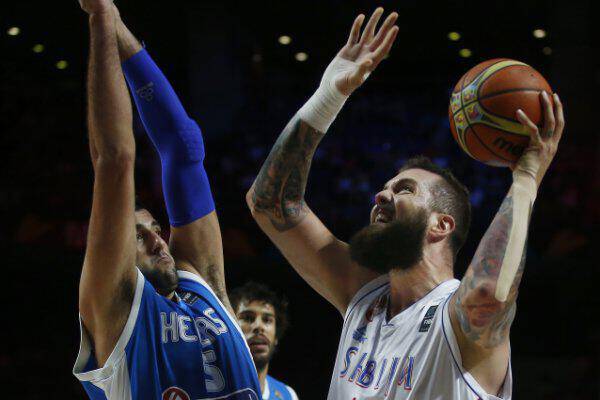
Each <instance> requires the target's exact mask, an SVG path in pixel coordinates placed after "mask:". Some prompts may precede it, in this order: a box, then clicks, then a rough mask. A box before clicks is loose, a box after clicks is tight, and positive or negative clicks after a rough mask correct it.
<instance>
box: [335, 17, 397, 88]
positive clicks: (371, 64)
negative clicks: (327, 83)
mask: <svg viewBox="0 0 600 400" xmlns="http://www.w3.org/2000/svg"><path fill="white" fill-rule="evenodd" d="M382 15H383V8H381V7H379V8H377V9H376V10H375V11H374V12H373V14H372V15H371V18H370V19H369V22H367V25H366V26H365V28H364V29H363V31H362V35H361V32H360V31H361V27H362V24H363V22H364V20H365V16H364V14H360V15H359V16H358V17H356V19H355V20H354V23H353V24H352V29H351V30H350V35H349V36H348V42H347V43H346V45H345V46H344V47H342V49H341V50H340V52H339V53H338V54H337V56H336V59H338V58H339V59H342V60H344V61H345V62H344V64H345V65H344V68H343V70H341V71H338V73H337V74H336V75H335V76H334V77H333V80H334V82H335V86H336V87H337V89H338V90H339V91H340V92H341V93H343V94H344V95H346V96H348V95H350V94H351V93H352V92H353V91H354V90H356V89H357V88H358V87H359V86H360V85H362V83H363V82H364V81H365V79H367V77H368V76H369V74H370V73H371V72H372V71H373V70H375V68H377V66H378V65H379V63H380V62H381V61H382V60H383V59H384V58H385V56H386V55H387V54H388V53H389V52H390V49H391V48H392V45H393V44H394V41H395V40H396V35H397V34H398V27H397V26H396V25H394V23H395V22H396V20H397V19H398V13H396V12H393V13H391V14H390V15H388V17H387V18H386V19H385V21H384V22H383V24H382V25H381V26H380V27H379V30H377V31H376V27H377V23H378V22H379V20H380V19H381V16H382ZM335 61H336V60H335V59H334V63H335Z"/></svg>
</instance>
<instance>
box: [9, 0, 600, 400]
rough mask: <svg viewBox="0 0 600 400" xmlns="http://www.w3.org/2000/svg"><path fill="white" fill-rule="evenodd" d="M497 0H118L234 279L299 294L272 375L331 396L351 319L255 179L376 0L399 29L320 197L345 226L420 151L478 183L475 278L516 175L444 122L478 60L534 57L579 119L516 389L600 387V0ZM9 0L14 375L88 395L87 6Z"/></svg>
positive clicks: (339, 145) (570, 394) (335, 143)
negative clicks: (201, 172) (204, 180)
mask: <svg viewBox="0 0 600 400" xmlns="http://www.w3.org/2000/svg"><path fill="white" fill-rule="evenodd" d="M440 3H442V2H440ZM496 3H500V2H490V3H489V4H484V3H481V2H472V1H466V0H465V1H450V2H443V4H439V5H438V4H436V3H425V2H420V1H417V0H407V1H393V2H392V1H387V0H386V1H382V2H380V3H377V4H375V3H372V2H370V1H358V0H351V1H342V0H322V1H319V2H317V1H296V2H291V1H279V2H275V1H258V2H241V1H239V2H238V1H235V2H234V1H220V2H217V1H170V2H164V1H156V2H142V1H140V0H131V1H128V2H119V3H118V5H119V7H120V9H121V14H122V16H123V19H124V20H125V21H126V23H128V24H129V26H130V28H131V30H132V31H133V32H134V33H136V34H137V35H138V37H139V38H140V39H141V40H144V42H145V43H146V45H147V48H148V50H149V52H150V53H151V54H152V55H153V56H154V58H155V60H156V61H157V63H158V64H159V65H160V66H161V68H162V69H163V71H164V72H165V73H166V75H167V76H168V77H169V79H170V80H171V82H172V84H173V85H174V87H175V89H176V91H177V92H178V93H179V94H180V96H181V98H182V99H183V101H184V104H185V105H186V107H187V109H188V111H189V113H190V115H191V116H193V117H194V118H195V119H196V120H197V121H198V123H199V125H200V126H201V127H202V129H203V132H204V136H205V141H206V151H207V157H206V168H207V170H208V173H209V176H210V179H211V185H212V188H213V193H214V197H215V200H216V203H217V208H218V212H219V216H220V221H221V225H222V231H223V241H224V244H225V259H226V269H227V271H226V272H227V283H228V287H229V288H233V287H235V286H238V285H240V284H242V283H243V282H245V281H246V280H249V279H253V280H257V281H262V282H265V283H267V284H269V285H270V286H272V287H273V288H275V289H276V290H278V291H279V292H281V293H285V295H286V296H287V297H288V299H289V300H290V308H291V323H292V325H291V329H290V330H289V333H288V334H287V337H285V338H284V339H283V340H282V341H281V344H280V348H279V351H278V354H277V355H276V357H275V359H274V361H273V363H272V368H271V371H270V372H272V375H274V376H275V377H276V378H278V379H280V380H283V381H285V382H286V383H288V384H289V385H291V386H292V387H294V388H295V389H296V391H297V392H298V394H299V395H300V397H301V398H304V399H320V398H325V397H326V392H327V388H328V384H329V380H330V376H331V371H332V368H333V362H334V356H335V353H336V350H337V343H338V339H339V330H340V327H341V318H339V316H338V315H337V312H336V311H335V309H334V308H333V307H331V306H329V305H328V304H327V303H326V301H325V300H323V299H321V298H320V297H319V296H318V295H317V294H316V293H315V292H313V291H312V290H311V289H310V288H309V287H308V285H306V284H305V283H304V282H303V281H302V280H301V279H300V278H299V276H298V275H297V274H296V273H295V272H294V271H293V270H292V268H291V267H290V266H289V265H288V264H287V263H286V261H285V260H284V259H283V258H282V257H281V255H280V254H279V252H278V251H277V250H276V248H275V247H274V246H273V245H271V244H270V242H268V240H267V239H266V237H265V236H264V235H263V234H262V233H261V232H260V231H259V230H258V228H257V227H256V226H255V224H254V222H253V221H252V219H251V217H250V214H249V212H248V211H247V209H246V206H245V201H244V195H245V193H246V191H247V189H248V188H249V187H250V185H251V183H252V181H253V179H254V177H255V175H256V174H257V172H258V170H259V168H260V166H261V164H262V162H263V161H264V159H265V157H266V155H267V154H268V152H269V150H270V148H271V146H272V144H273V143H274V141H275V139H276V138H277V136H278V135H279V133H280V132H281V130H282V129H283V127H284V126H285V124H286V123H287V121H288V120H289V119H290V118H291V116H292V115H293V114H294V113H295V111H296V110H297V109H298V108H299V107H300V106H301V105H302V104H303V102H304V101H305V100H306V99H307V98H308V97H309V96H310V95H311V94H312V92H313V91H314V89H315V88H316V85H317V84H318V81H319V79H320V76H321V73H322V72H323V70H324V68H325V66H326V65H327V63H328V62H329V60H330V59H331V58H332V57H333V55H334V54H335V52H336V51H337V49H338V48H339V47H340V46H341V45H342V44H343V43H344V42H345V40H346V35H347V32H348V29H349V27H350V24H351V21H352V19H353V17H354V15H355V14H357V13H358V12H365V13H369V12H370V11H372V9H374V8H375V6H376V5H383V6H384V7H385V8H386V9H387V10H392V9H395V10H397V11H399V13H400V19H399V22H398V24H399V26H400V34H399V37H398V40H397V43H396V45H395V47H394V49H393V50H392V53H391V55H390V57H389V59H387V60H385V61H384V63H382V65H381V66H380V68H379V70H378V71H376V72H375V73H374V74H373V75H372V76H371V77H370V78H369V81H368V83H367V84H366V85H365V86H364V88H361V89H360V90H359V91H358V92H357V93H355V94H354V95H353V96H352V98H351V99H350V100H349V101H348V103H347V104H346V106H345V108H344V110H343V111H342V113H341V115H340V116H339V118H338V119H337V121H336V122H335V123H334V125H333V127H332V129H331V131H330V132H329V133H328V134H327V136H326V138H325V139H324V141H323V142H322V145H321V146H320V147H319V150H318V151H317V154H316V156H315V160H314V162H313V166H312V172H311V175H310V178H309V183H308V189H307V201H308V203H309V204H310V205H311V208H312V209H313V210H314V211H315V212H316V213H317V214H318V215H319V216H320V217H321V218H322V219H323V220H324V222H325V223H326V225H328V226H329V227H330V229H331V230H332V231H333V232H334V233H336V234H337V235H338V236H339V237H340V238H342V239H348V238H349V237H350V235H351V234H352V233H354V232H355V231H356V230H357V229H359V228H360V227H362V226H364V225H365V224H366V223H367V222H368V214H369V209H370V206H371V204H372V201H373V196H374V194H375V193H376V192H377V191H378V190H379V188H381V186H382V185H383V183H384V182H385V181H386V180H387V179H389V178H390V177H392V176H393V175H394V174H395V171H396V170H397V169H398V168H399V167H400V166H401V165H402V163H403V161H404V160H406V159H407V158H408V157H410V156H413V155H416V154H425V155H427V156H429V157H431V158H432V159H433V160H434V161H435V162H436V163H438V164H440V165H443V166H447V167H450V168H451V169H452V170H453V171H454V172H455V173H456V175H457V176H458V177H459V178H460V179H461V180H462V181H463V182H464V183H465V184H466V185H467V186H468V188H469V189H470V191H471V202H472V206H473V226H472V229H471V233H470V238H469V241H468V242H467V245H466V246H465V248H464V249H463V250H462V252H461V255H460V257H459V261H458V263H457V266H456V274H457V277H459V278H460V277H462V274H463V272H464V270H465V269H466V266H467V265H468V262H469V260H470V258H471V256H472V254H473V252H474V250H475V248H476V246H477V244H478V242H479V240H480V238H481V236H482V235H483V233H484V232H485V229H486V227H487V226H488V224H489V223H490V222H491V219H492V217H493V215H494V213H495V212H496V210H497V208H498V206H499V204H500V202H501V200H502V198H503V197H504V195H505V193H506V191H507V189H508V187H509V185H510V171H508V170H505V169H498V168H492V167H487V166H484V165H482V164H480V163H478V162H476V161H474V160H472V159H470V158H469V157H468V156H467V155H466V154H464V153H463V152H461V151H460V149H459V147H458V145H457V144H456V143H455V142H454V141H453V139H452V137H451V134H450V131H449V127H448V118H447V104H448V103H447V102H448V97H449V93H450V91H451V89H452V87H453V86H454V83H455V82H456V81H457V80H458V79H459V77H460V76H461V75H462V74H463V73H464V72H466V70H467V69H469V68H470V67H471V66H473V65H475V64H477V63H478V62H481V61H483V60H485V59H488V58H494V57H509V58H515V59H519V60H522V61H525V62H527V63H529V64H530V65H532V66H534V67H535V68H536V69H538V70H539V71H540V72H541V73H542V74H543V75H544V76H545V77H546V78H547V79H548V81H549V82H550V84H551V85H552V87H553V88H554V90H556V91H557V92H558V93H559V94H560V95H561V98H562V99H563V103H564V104H565V109H566V119H567V128H566V133H565V135H564V137H563V141H562V143H561V145H560V147H559V152H558V155H557V157H556V159H555V161H554V163H553V166H552V167H551V170H550V172H549V173H548V175H547V177H546V178H545V180H544V182H543V185H542V189H541V192H540V193H539V195H538V199H537V202H536V207H535V210H534V214H533V221H532V224H531V229H530V240H529V249H528V263H527V267H526V271H525V276H524V280H523V282H522V284H521V292H520V297H519V311H518V313H517V317H516V321H515V322H514V325H513V329H512V334H511V339H512V366H513V371H514V381H515V391H514V396H515V398H516V399H522V398H531V399H552V400H554V399H599V398H600V327H599V325H600V323H599V322H598V315H599V314H598V308H599V306H600V301H599V295H598V292H599V290H598V285H599V283H598V282H599V275H600V273H599V269H598V266H599V262H598V251H597V248H595V246H596V245H597V239H598V226H599V223H600V207H599V206H598V202H599V201H600V196H599V189H598V188H599V187H600V185H599V184H600V178H599V174H598V172H599V160H598V155H599V151H600V150H599V141H598V122H597V111H596V108H597V99H596V97H597V93H598V89H599V88H600V68H599V65H598V63H597V61H595V58H594V56H595V53H597V52H598V45H597V41H594V40H593V38H594V37H595V36H597V34H598V28H597V26H595V25H594V23H595V22H594V21H595V18H596V17H597V16H598V15H600V14H599V13H598V6H597V5H595V4H594V2H593V1H592V0H587V1H586V0H581V1H571V2H564V1H541V0H540V1H534V0H525V1H519V2H516V1H515V2H501V3H502V4H496ZM0 7H1V8H2V9H1V10H0V22H1V24H0V28H1V30H0V50H1V54H2V56H1V57H0V73H1V81H0V88H1V96H0V98H1V103H0V132H1V142H0V143H1V148H2V154H3V157H2V161H3V165H2V168H1V169H0V171H1V172H0V176H1V178H2V185H1V187H0V207H1V210H2V224H1V225H0V243H1V249H2V260H3V262H2V267H1V268H2V275H3V277H4V279H3V280H2V282H3V285H2V286H3V290H2V291H1V292H2V297H3V301H2V304H3V305H4V307H2V308H3V309H4V313H3V315H2V317H1V318H0V320H2V321H3V322H2V325H1V326H2V328H1V331H2V333H3V335H2V337H3V340H2V342H0V343H1V347H0V377H2V381H3V382H4V384H3V389H2V391H3V392H4V393H5V394H10V395H18V396H19V398H23V399H42V398H43V399H47V398H64V399H67V398H68V399H71V398H72V399H78V398H84V393H83V390H82V389H81V387H80V385H79V384H78V382H77V381H76V379H75V378H74V377H73V376H72V375H71V368H72V363H73V361H74V359H75V356H76V352H77V349H78V340H79V337H78V336H79V333H78V322H77V285H78V278H79V273H80V268H81V262H82V258H83V251H84V246H85V235H86V229H87V219H88V217H89V209H90V198H91V188H92V178H93V177H92V171H91V165H90V162H89V155H88V148H87V139H86V135H87V134H86V127H85V65H86V58H87V35H88V32H87V20H86V17H85V15H84V14H83V12H81V11H80V10H79V7H78V5H77V2H76V1H69V2H43V1H41V0H40V1H27V2H15V1H13V2H3V3H2V5H1V6H0ZM594 16H596V17H594ZM534 31H535V32H534ZM450 32H455V33H457V34H458V38H457V35H454V34H452V35H450ZM282 36H287V37H288V39H289V43H287V44H286V42H288V40H287V39H282ZM451 39H452V40H451ZM467 50H468V51H467ZM299 53H303V55H302V54H300V55H299ZM134 132H135V136H136V140H137V143H138V146H137V154H138V155H137V164H136V186H137V193H138V196H139V197H140V198H141V200H142V202H143V203H144V204H146V205H148V207H149V208H150V209H151V211H152V212H153V213H154V214H155V215H157V216H159V217H160V219H161V222H162V223H163V224H164V225H165V226H166V225H167V219H166V215H165V212H164V206H163V202H162V194H161V183H160V164H159V161H158V158H157V156H156V154H155V153H154V150H153V148H152V147H151V146H150V144H149V142H148V140H147V138H146V136H145V133H144V131H143V127H142V125H141V123H140V121H139V119H138V118H137V117H136V119H135V122H134ZM2 397H3V398H4V395H3V396H2ZM6 398H9V397H6Z"/></svg>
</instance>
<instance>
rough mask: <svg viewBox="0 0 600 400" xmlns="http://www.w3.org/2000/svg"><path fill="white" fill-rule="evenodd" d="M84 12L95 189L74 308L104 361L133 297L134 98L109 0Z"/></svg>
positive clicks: (92, 3)
mask: <svg viewBox="0 0 600 400" xmlns="http://www.w3.org/2000/svg"><path fill="white" fill-rule="evenodd" d="M82 3H83V4H82V7H83V8H84V10H85V11H87V12H88V13H89V14H90V15H89V28H90V55H89V66H88V85H87V90H88V129H89V136H90V151H91V155H92V160H93V163H94V192H93V199H92V212H91V217H90V224H89V229H88V237H87V247H86V253H85V259H84V263H83V270H82V273H81V280H80V283H79V310H80V313H81V316H82V319H83V322H84V324H85V326H86V328H87V329H88V331H89V332H90V333H91V334H92V337H93V338H94V341H95V348H96V350H97V352H98V353H99V354H98V359H99V360H98V361H99V363H100V365H102V362H103V360H104V359H105V358H106V357H107V356H108V354H105V353H104V352H103V350H106V351H109V350H110V349H112V346H113V345H114V341H115V340H116V336H118V334H119V333H120V331H121V329H122V327H123V325H124V323H125V319H126V318H127V313H128V310H129V307H130V305H131V301H132V298H133V290H134V289H133V288H134V286H135V281H136V272H135V248H136V247H135V246H136V244H135V236H136V232H135V219H134V182H133V166H134V159H135V143H134V139H133V132H132V130H131V123H132V120H131V104H130V101H129V96H128V94H127V87H126V85H125V81H124V79H123V74H122V71H121V66H120V62H119V55H118V52H117V41H116V30H115V19H114V14H113V12H112V6H111V4H112V2H109V1H88V2H85V1H83V2H82Z"/></svg>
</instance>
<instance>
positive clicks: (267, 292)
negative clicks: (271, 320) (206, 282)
mask: <svg viewBox="0 0 600 400" xmlns="http://www.w3.org/2000/svg"><path fill="white" fill-rule="evenodd" d="M229 301H230V302H231V306H232V307H233V310H234V311H235V312H236V314H237V309H238V307H239V306H240V304H241V303H242V302H244V301H245V302H248V303H249V302H252V301H261V302H263V303H266V304H270V305H272V306H273V308H274V309H275V324H276V327H277V329H276V331H275V337H276V338H277V339H281V338H282V337H283V334H284V333H285V331H286V330H287V328H288V327H289V323H290V321H289V315H288V301H287V299H286V298H285V296H283V295H281V294H277V293H276V292H275V291H274V290H272V289H270V288H269V287H268V286H267V285H265V284H262V283H258V282H253V281H250V282H246V283H245V284H244V285H243V286H240V287H237V288H235V289H233V290H232V291H231V292H230V293H229Z"/></svg>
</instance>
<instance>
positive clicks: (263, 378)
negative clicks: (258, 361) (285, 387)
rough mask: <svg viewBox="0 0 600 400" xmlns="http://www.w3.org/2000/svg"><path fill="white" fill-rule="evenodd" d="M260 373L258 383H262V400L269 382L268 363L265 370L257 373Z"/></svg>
mask: <svg viewBox="0 0 600 400" xmlns="http://www.w3.org/2000/svg"><path fill="white" fill-rule="evenodd" d="M256 372H257V373H258V382H259V383H260V392H261V397H260V398H261V399H262V394H263V393H264V391H265V385H266V382H267V373H268V372H269V364H268V363H267V365H265V366H264V368H262V369H261V370H260V371H256Z"/></svg>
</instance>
